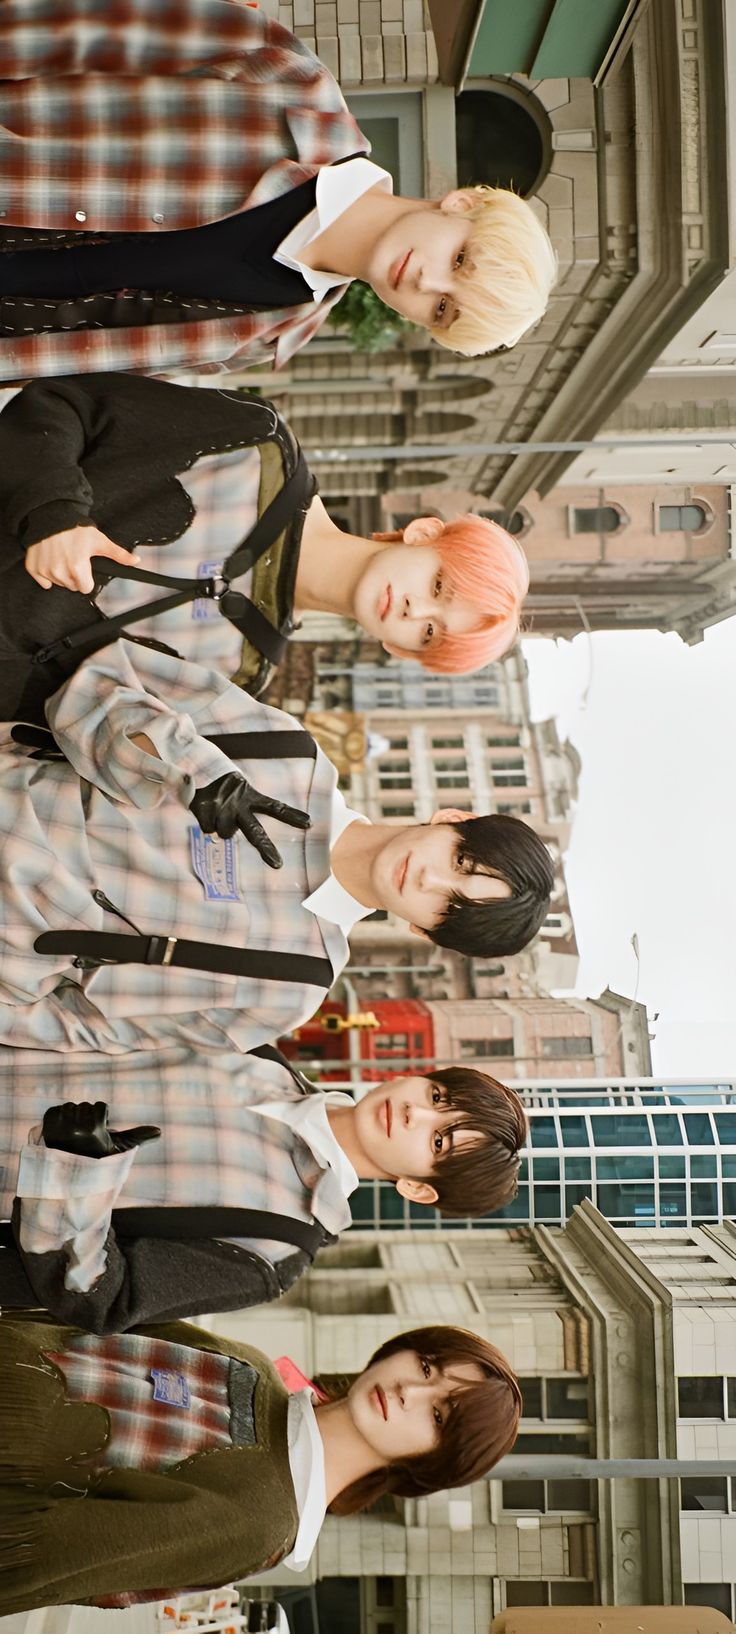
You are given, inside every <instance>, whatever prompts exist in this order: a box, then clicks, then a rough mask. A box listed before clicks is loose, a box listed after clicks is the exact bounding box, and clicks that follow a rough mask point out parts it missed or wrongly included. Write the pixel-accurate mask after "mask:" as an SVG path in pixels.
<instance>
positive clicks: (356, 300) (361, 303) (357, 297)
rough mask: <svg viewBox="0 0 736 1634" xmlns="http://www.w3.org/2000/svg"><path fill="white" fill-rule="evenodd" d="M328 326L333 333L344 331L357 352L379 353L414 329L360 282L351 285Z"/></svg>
mask: <svg viewBox="0 0 736 1634" xmlns="http://www.w3.org/2000/svg"><path fill="white" fill-rule="evenodd" d="M327 322H328V323H329V324H330V325H331V326H332V328H333V329H343V330H345V332H346V333H347V334H348V335H349V337H350V340H351V342H352V344H353V346H354V348H355V350H356V352H380V351H382V350H383V348H384V346H393V345H394V344H395V342H396V341H397V340H398V339H399V338H400V336H401V335H404V334H409V333H411V331H412V330H413V328H414V325H413V324H411V323H408V322H407V320H406V318H402V317H400V315H399V313H398V312H392V310H391V308H390V307H389V306H384V303H383V301H382V300H381V299H380V297H379V296H378V295H376V294H375V293H374V291H373V290H372V289H371V287H370V284H362V283H360V282H359V280H358V279H355V280H354V282H353V283H352V284H350V285H349V287H348V289H347V290H346V291H345V294H344V295H343V297H342V299H341V300H340V301H339V302H338V305H337V306H336V307H334V308H333V310H332V312H331V313H330V315H329V317H328V319H327Z"/></svg>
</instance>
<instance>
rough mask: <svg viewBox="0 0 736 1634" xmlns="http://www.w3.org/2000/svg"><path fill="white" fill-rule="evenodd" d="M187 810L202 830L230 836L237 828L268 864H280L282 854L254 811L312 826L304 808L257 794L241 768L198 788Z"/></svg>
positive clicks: (294, 824)
mask: <svg viewBox="0 0 736 1634" xmlns="http://www.w3.org/2000/svg"><path fill="white" fill-rule="evenodd" d="M189 810H190V811H191V812H193V813H194V816H195V817H196V819H197V822H198V823H199V826H200V828H201V830H202V833H203V834H219V835H220V838H221V839H223V840H230V839H232V836H233V834H234V833H235V831H236V829H238V828H239V829H240V832H241V834H244V835H245V838H246V840H249V841H250V844H251V845H254V846H255V848H256V851H257V852H258V855H259V857H260V858H261V860H262V862H267V863H268V866H269V868H282V867H283V857H281V856H280V855H279V853H278V851H277V850H276V847H275V845H274V843H273V841H272V840H270V839H269V837H268V835H267V833H266V830H265V828H263V826H262V824H261V823H259V821H258V817H257V816H256V813H257V812H260V813H261V815H262V816H264V817H276V818H277V819H278V821H279V822H280V823H288V824H289V826H290V827H291V828H311V826H312V819H311V817H310V816H309V815H308V813H307V812H306V811H298V810H297V808H296V806H285V805H284V802H283V800H273V799H272V798H271V795H270V794H259V793H258V790H257V789H254V788H252V786H251V784H250V783H249V782H248V779H247V778H246V777H243V776H242V773H241V772H225V773H224V774H223V776H222V777H218V778H217V779H216V781H215V782H214V783H209V784H208V785H207V788H206V789H198V790H197V793H196V794H195V796H194V799H193V801H192V803H191V805H190V807H189Z"/></svg>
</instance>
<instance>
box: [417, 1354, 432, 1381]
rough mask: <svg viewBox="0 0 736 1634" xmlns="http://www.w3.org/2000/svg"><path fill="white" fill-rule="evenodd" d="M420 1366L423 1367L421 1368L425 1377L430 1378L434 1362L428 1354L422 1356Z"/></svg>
mask: <svg viewBox="0 0 736 1634" xmlns="http://www.w3.org/2000/svg"><path fill="white" fill-rule="evenodd" d="M419 1366H420V1367H421V1370H422V1373H423V1374H424V1377H425V1379H428V1378H430V1376H431V1373H432V1363H431V1362H430V1360H429V1357H428V1356H420V1358H419Z"/></svg>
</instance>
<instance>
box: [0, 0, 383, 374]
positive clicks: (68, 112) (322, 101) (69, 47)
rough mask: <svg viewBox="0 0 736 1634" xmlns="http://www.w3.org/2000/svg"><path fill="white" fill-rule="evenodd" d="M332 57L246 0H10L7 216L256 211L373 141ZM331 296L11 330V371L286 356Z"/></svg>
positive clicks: (118, 221)
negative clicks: (156, 318) (119, 323)
mask: <svg viewBox="0 0 736 1634" xmlns="http://www.w3.org/2000/svg"><path fill="white" fill-rule="evenodd" d="M369 150H370V145H369V143H368V142H367V141H366V139H365V137H364V136H363V135H362V133H361V132H360V130H359V129H358V126H357V125H356V123H355V121H354V119H353V118H352V116H351V114H350V113H349V112H348V109H347V107H346V105H345V102H344V100H343V97H342V94H341V92H340V90H339V88H338V86H337V84H336V82H335V80H334V79H333V78H332V75H331V74H330V73H328V71H327V69H326V68H324V67H323V65H322V64H321V63H320V62H319V61H318V60H317V58H316V57H314V56H313V55H312V53H311V52H310V51H309V50H308V49H307V47H306V46H305V45H304V44H303V43H302V41H301V40H298V39H295V38H294V36H293V35H291V34H290V33H289V32H288V31H287V30H286V29H284V28H281V26H280V25H279V24H278V23H275V22H272V21H271V20H270V19H268V18H266V17H264V16H263V14H262V13H261V12H259V11H254V10H252V9H251V8H250V7H248V6H246V5H244V4H242V3H241V0H176V5H175V6H166V7H161V6H159V7H156V6H152V5H151V0H54V4H53V6H49V4H48V0H3V4H2V6H0V178H1V180H0V224H2V225H3V226H12V225H15V224H17V225H23V226H26V227H33V228H41V229H46V228H47V229H49V232H50V234H53V235H54V241H55V242H59V236H58V235H59V234H61V235H64V234H66V233H69V232H79V231H80V230H82V231H84V232H97V233H103V234H104V233H106V232H131V233H135V232H152V231H153V232H155V231H157V230H158V229H160V230H161V231H162V232H172V231H175V230H176V229H178V228H186V227H197V226H203V225H205V224H206V223H207V222H212V221H218V220H220V219H221V218H222V217H224V216H228V215H233V214H235V213H237V212H238V211H242V210H248V209H252V208H253V207H254V206H255V205H258V204H265V203H267V202H268V201H269V200H270V199H273V198H277V197H279V195H280V194H282V193H284V192H287V191H288V190H289V189H290V188H292V187H296V186H298V184H299V183H300V182H303V181H307V180H308V179H309V178H310V177H311V176H313V175H314V174H315V173H316V171H317V170H319V169H320V168H321V167H322V166H323V165H329V164H332V163H334V162H335V161H336V160H337V159H343V158H348V157H350V156H352V155H355V154H361V153H362V154H365V153H367V152H369ZM343 287H344V286H339V287H338V288H337V289H336V291H335V292H334V294H333V295H328V296H327V297H326V298H325V299H324V300H323V301H322V302H321V303H316V302H308V303H305V304H304V305H301V306H297V307H292V308H288V309H286V308H281V309H276V310H274V311H270V312H253V313H248V314H245V315H235V314H232V313H230V314H227V315H225V316H224V317H223V318H222V319H218V320H214V319H212V318H211V317H209V318H208V319H206V320H200V321H196V320H193V321H191V322H175V323H171V324H166V323H157V322H153V323H151V324H150V325H148V326H140V325H139V326H135V327H132V328H120V329H105V328H101V329H93V330H87V331H83V330H77V331H73V330H72V331H70V332H69V333H62V334H29V335H27V336H20V337H18V336H14V337H12V338H9V339H6V340H2V341H0V379H2V380H22V379H26V378H28V377H29V376H38V375H53V374H72V373H78V372H86V371H88V370H91V369H128V370H134V371H141V372H149V373H157V374H163V373H166V372H171V371H172V370H176V369H185V368H191V369H196V370H199V371H202V372H207V373H212V372H215V373H216V372H219V371H222V370H227V369H240V368H243V367H244V366H245V365H247V364H249V363H263V362H267V361H269V360H271V361H274V363H275V365H276V366H277V367H280V366H282V365H283V364H284V363H286V362H287V361H288V359H289V358H290V357H292V356H293V354H294V353H295V352H296V351H298V349H299V347H300V346H303V345H305V344H306V342H307V341H308V340H309V339H310V338H311V336H312V335H313V334H314V333H315V332H316V330H317V329H318V328H319V326H320V325H321V324H322V323H323V322H324V319H325V318H326V316H327V313H328V311H329V310H330V308H331V306H333V305H334V303H335V301H336V300H338V299H339V297H340V295H341V294H342V292H343Z"/></svg>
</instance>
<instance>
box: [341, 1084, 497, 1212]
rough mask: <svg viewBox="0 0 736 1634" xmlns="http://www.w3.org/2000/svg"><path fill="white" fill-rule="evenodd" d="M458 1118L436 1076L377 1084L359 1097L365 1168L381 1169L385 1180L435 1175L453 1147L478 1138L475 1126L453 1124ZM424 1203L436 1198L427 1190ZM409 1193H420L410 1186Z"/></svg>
mask: <svg viewBox="0 0 736 1634" xmlns="http://www.w3.org/2000/svg"><path fill="white" fill-rule="evenodd" d="M455 1119H456V1114H455V1113H454V1112H453V1110H452V1107H451V1106H450V1105H449V1104H448V1102H447V1101H446V1100H445V1099H444V1096H443V1091H442V1090H441V1088H440V1086H439V1084H434V1083H432V1081H431V1079H430V1078H418V1077H402V1078H394V1079H392V1080H391V1081H390V1082H389V1083H386V1084H375V1085H374V1087H373V1088H372V1089H369V1091H368V1093H367V1095H364V1096H363V1097H362V1099H361V1100H359V1101H357V1102H356V1106H355V1111H354V1113H353V1132H354V1135H355V1138H356V1140H357V1141H359V1143H360V1146H361V1150H362V1153H363V1157H364V1160H365V1161H364V1164H363V1165H362V1166H361V1173H368V1174H370V1173H371V1171H373V1172H374V1173H375V1177H376V1178H378V1179H381V1180H398V1179H400V1178H401V1179H404V1180H408V1181H412V1180H417V1181H424V1180H425V1179H426V1178H427V1176H429V1175H431V1174H433V1172H434V1169H435V1166H436V1164H437V1160H438V1158H439V1157H441V1156H442V1154H443V1153H444V1152H447V1151H448V1150H449V1149H450V1148H451V1147H453V1148H454V1147H456V1146H459V1145H466V1144H469V1143H471V1142H473V1141H475V1140H477V1138H478V1137H477V1135H476V1134H475V1132H474V1131H473V1130H472V1129H455V1130H454V1131H453V1130H452V1129H451V1125H452V1124H453V1122H454V1121H455ZM424 1190H425V1188H423V1187H422V1186H421V1185H420V1186H419V1187H418V1188H416V1191H417V1192H418V1193H419V1195H417V1196H416V1200H417V1201H418V1202H425V1201H426V1202H430V1201H434V1200H435V1199H436V1195H437V1194H436V1192H434V1191H433V1188H431V1187H430V1188H429V1190H430V1191H432V1192H433V1195H432V1197H431V1198H430V1197H425V1196H424V1195H422V1193H423V1191H424ZM407 1194H410V1195H411V1196H415V1190H414V1189H412V1188H408V1191H407Z"/></svg>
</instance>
